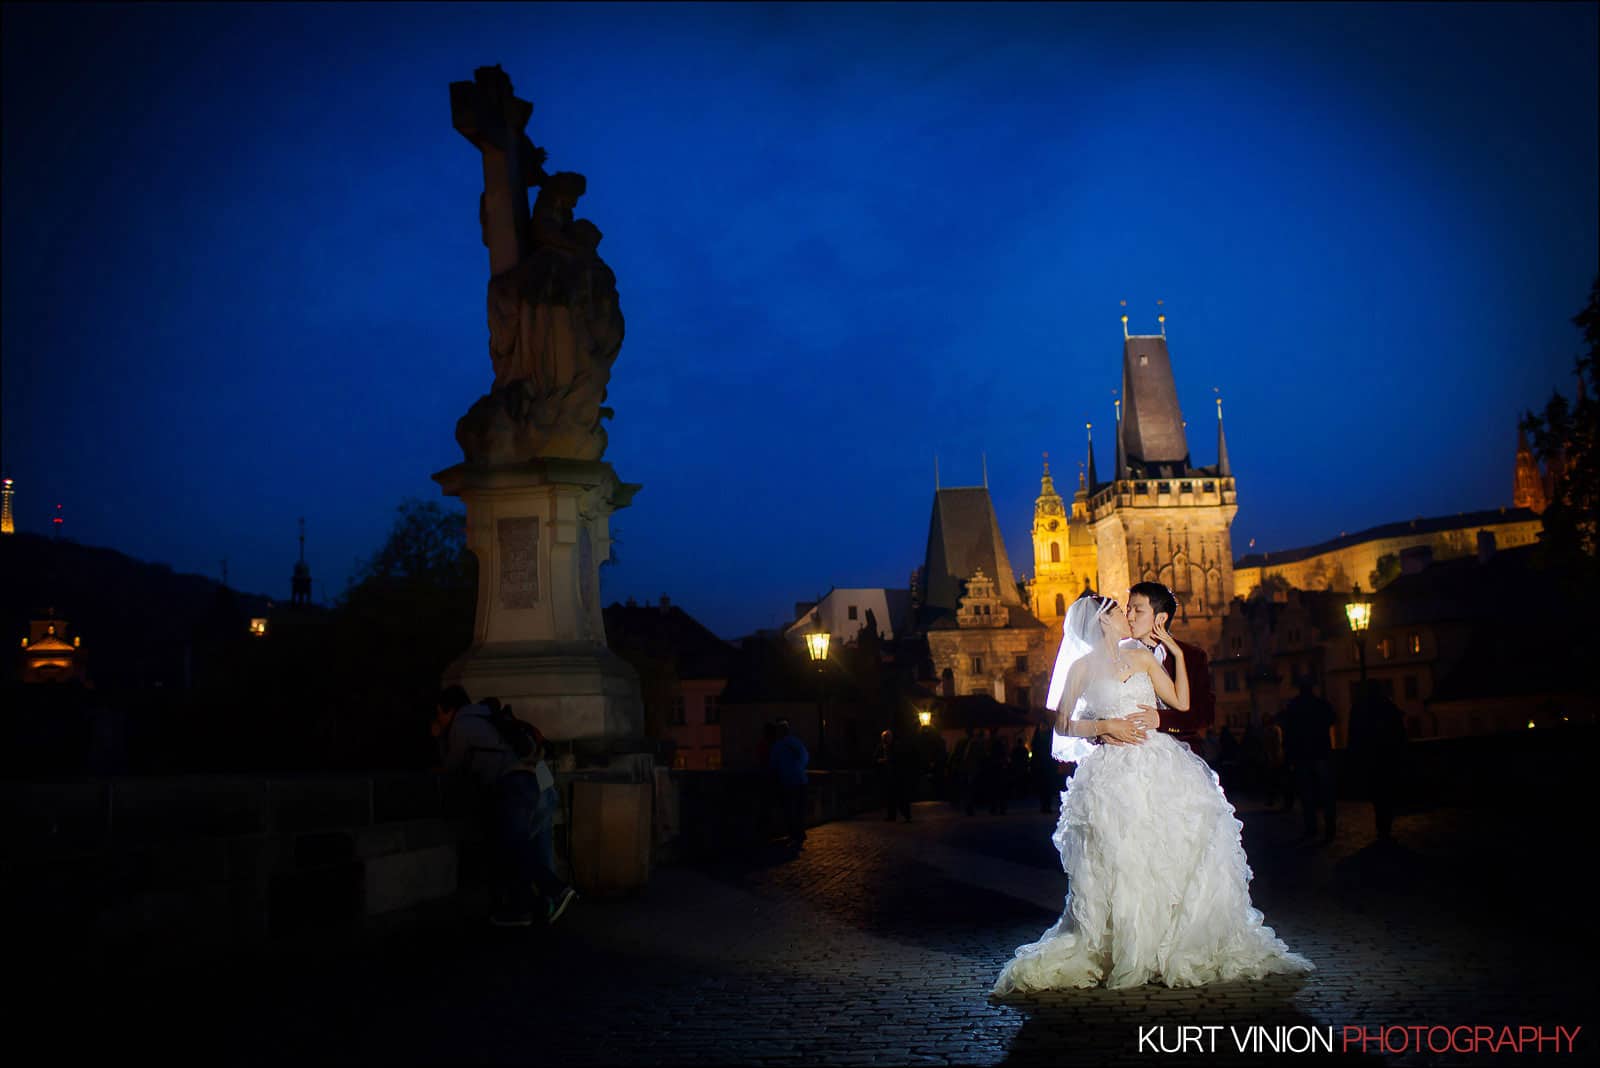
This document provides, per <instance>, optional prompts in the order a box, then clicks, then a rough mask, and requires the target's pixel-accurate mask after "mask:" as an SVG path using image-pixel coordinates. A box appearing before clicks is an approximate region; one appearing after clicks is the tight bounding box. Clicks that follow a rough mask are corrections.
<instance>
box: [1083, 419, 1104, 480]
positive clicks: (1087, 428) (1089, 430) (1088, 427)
mask: <svg viewBox="0 0 1600 1068" xmlns="http://www.w3.org/2000/svg"><path fill="white" fill-rule="evenodd" d="M1083 429H1084V433H1085V434H1086V435H1087V436H1088V438H1089V466H1088V467H1087V468H1086V469H1085V472H1086V473H1087V474H1088V476H1089V485H1088V490H1089V492H1090V493H1093V492H1094V491H1095V487H1096V486H1098V485H1099V484H1100V476H1099V475H1098V474H1096V472H1095V469H1094V424H1093V423H1085V424H1083ZM1079 477H1080V478H1082V476H1081V475H1080V476H1079Z"/></svg>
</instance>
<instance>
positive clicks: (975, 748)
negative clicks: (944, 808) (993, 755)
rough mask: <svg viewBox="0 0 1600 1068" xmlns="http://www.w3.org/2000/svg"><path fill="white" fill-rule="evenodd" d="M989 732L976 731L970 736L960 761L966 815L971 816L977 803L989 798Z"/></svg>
mask: <svg viewBox="0 0 1600 1068" xmlns="http://www.w3.org/2000/svg"><path fill="white" fill-rule="evenodd" d="M988 769H989V732H988V731H982V730H980V731H977V732H975V733H974V734H973V735H972V740H971V741H970V742H969V743H968V744H967V751H966V753H965V755H964V757H963V759H962V761H961V771H962V778H963V780H965V781H964V782H963V784H962V785H963V791H962V792H963V794H964V795H965V799H966V812H967V815H969V816H970V815H972V813H973V811H974V810H975V809H976V808H977V807H978V805H979V803H981V802H987V801H988V800H989V796H988V793H987V789H988V786H989V775H988Z"/></svg>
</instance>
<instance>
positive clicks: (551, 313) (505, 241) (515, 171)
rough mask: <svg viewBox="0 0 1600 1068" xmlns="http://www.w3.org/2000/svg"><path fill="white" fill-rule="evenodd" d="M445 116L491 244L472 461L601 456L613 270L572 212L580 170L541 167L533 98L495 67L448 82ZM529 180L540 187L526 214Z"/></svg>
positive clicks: (463, 437)
mask: <svg viewBox="0 0 1600 1068" xmlns="http://www.w3.org/2000/svg"><path fill="white" fill-rule="evenodd" d="M450 109H451V118H452V123H453V125H454V126H455V128H456V130H457V131H458V132H460V133H461V135H462V136H463V137H465V138H466V139H467V140H469V141H471V142H472V144H473V145H474V147H476V148H477V149H478V150H479V151H480V152H481V153H482V154H483V196H482V197H481V198H480V199H479V207H478V218H479V222H480V224H481V225H482V227H483V243H484V245H485V246H486V247H487V248H488V249H489V273H490V278H489V301H488V303H489V358H490V360H491V362H492V363H493V365H494V385H493V387H492V388H491V389H490V392H489V393H488V395H486V396H484V397H481V398H479V399H478V402H477V403H476V404H474V405H473V406H472V408H471V409H470V410H469V411H468V412H467V414H466V415H465V416H463V417H462V418H461V420H460V421H459V422H457V424H456V441H457V442H458V443H459V444H460V446H461V449H462V451H463V452H464V453H465V454H466V458H467V461H468V462H469V463H490V464H497V463H515V462H521V461H526V460H532V459H539V458H552V457H561V458H566V459H573V460H598V459H600V457H601V456H602V455H603V454H604V453H605V449H606V432H605V428H604V427H602V426H601V425H600V423H601V420H602V419H603V418H607V417H609V416H610V415H611V409H609V408H606V407H604V402H605V399H606V385H607V383H608V382H609V381H610V379H611V365H612V363H613V362H615V361H616V358H617V353H618V352H619V351H620V350H621V348H622V329H623V324H622V308H621V305H620V303H619V301H618V298H617V280H616V276H615V275H613V274H612V273H611V269H610V268H609V267H607V266H606V265H605V262H604V261H603V260H601V259H600V255H599V252H598V251H597V250H598V248H599V245H600V237H601V235H600V230H599V228H598V227H596V226H595V225H594V223H592V222H590V221H589V220H587V219H574V218H573V212H574V210H575V208H576V207H577V203H578V198H579V197H581V196H583V194H584V190H585V184H586V183H585V182H584V178H583V175H581V174H574V173H572V172H570V171H560V172H557V173H555V174H547V173H545V169H544V163H545V160H546V158H547V154H546V153H545V150H544V149H542V148H539V147H537V146H535V145H534V144H533V143H532V142H531V141H530V140H529V139H528V136H527V134H526V133H524V132H523V128H524V127H525V126H526V124H527V122H528V119H529V117H530V116H531V115H532V114H533V105H532V104H530V103H528V102H527V101H525V100H519V99H517V97H516V96H515V95H514V94H513V92H512V89H511V79H510V78H509V77H508V76H507V75H506V73H505V72H504V71H503V70H501V69H500V68H499V67H498V66H494V67H480V68H478V70H477V72H476V74H475V80H473V81H470V82H453V83H452V84H451V86H450ZM530 188H537V189H538V190H539V193H538V197H537V198H536V199H535V201H534V205H533V211H532V214H531V215H530V214H529V211H528V193H527V191H528V190H529V189H530Z"/></svg>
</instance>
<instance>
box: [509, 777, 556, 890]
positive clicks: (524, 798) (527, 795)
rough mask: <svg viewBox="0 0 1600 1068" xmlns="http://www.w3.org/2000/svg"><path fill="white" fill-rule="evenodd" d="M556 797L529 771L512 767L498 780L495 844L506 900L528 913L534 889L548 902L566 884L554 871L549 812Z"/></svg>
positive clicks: (552, 789) (552, 820)
mask: <svg viewBox="0 0 1600 1068" xmlns="http://www.w3.org/2000/svg"><path fill="white" fill-rule="evenodd" d="M560 804H561V796H560V794H559V793H557V791H556V788H555V787H553V786H552V787H550V788H548V789H546V790H543V791H541V790H540V789H539V780H538V778H537V777H536V776H534V775H533V774H532V773H530V772H525V771H514V772H511V773H510V774H509V775H506V776H505V777H503V778H502V779H501V780H500V806H499V807H500V812H499V816H500V820H499V822H500V827H499V831H500V849H501V856H502V863H503V869H502V870H503V878H504V880H505V886H504V888H505V894H506V903H507V905H508V906H509V907H510V908H511V909H512V910H514V911H517V912H532V911H533V906H534V904H535V903H536V895H535V888H537V891H538V893H539V894H542V895H544V896H545V897H546V898H548V899H549V900H551V901H554V900H555V899H556V898H558V897H560V896H561V893H562V891H564V890H565V889H566V888H567V884H566V883H563V882H562V881H561V878H560V877H559V876H558V875H556V872H555V866H556V851H555V814H556V809H557V808H558V807H560Z"/></svg>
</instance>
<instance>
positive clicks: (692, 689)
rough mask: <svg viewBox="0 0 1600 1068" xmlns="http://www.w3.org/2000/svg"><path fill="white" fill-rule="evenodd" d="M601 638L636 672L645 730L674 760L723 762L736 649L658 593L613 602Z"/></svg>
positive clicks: (680, 764)
mask: <svg viewBox="0 0 1600 1068" xmlns="http://www.w3.org/2000/svg"><path fill="white" fill-rule="evenodd" d="M604 617H605V626H606V640H607V643H608V644H609V645H610V646H611V648H612V650H613V651H615V652H616V653H617V655H618V656H621V657H622V658H623V659H624V660H627V661H628V662H629V663H630V664H632V665H633V667H634V670H635V671H637V672H638V673H639V685H640V690H641V696H642V697H643V699H644V704H645V731H646V733H647V734H648V735H650V736H651V737H653V738H656V739H658V740H660V741H665V742H669V743H671V748H672V766H673V767H674V768H678V769H686V770H698V771H715V770H717V769H719V768H721V767H722V766H723V757H722V710H721V700H722V694H723V691H724V690H725V689H726V688H727V685H728V677H729V674H730V672H731V670H732V661H733V657H734V655H735V650H734V649H733V647H732V646H730V645H729V644H728V643H727V642H725V641H723V640H722V639H721V638H718V637H717V636H716V635H715V634H713V633H711V631H710V630H708V629H707V628H706V627H705V626H703V625H702V624H701V623H700V622H699V621H698V620H696V619H694V617H692V616H690V615H689V614H688V613H687V612H685V611H684V610H683V609H682V608H679V607H677V606H676V605H674V604H673V603H672V601H671V600H670V599H669V598H667V597H665V596H663V597H662V598H661V601H660V603H659V604H654V605H650V604H646V605H639V604H635V603H634V602H632V601H629V602H628V603H627V604H615V603H613V604H611V605H610V606H608V607H607V608H606V609H605V611H604Z"/></svg>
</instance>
